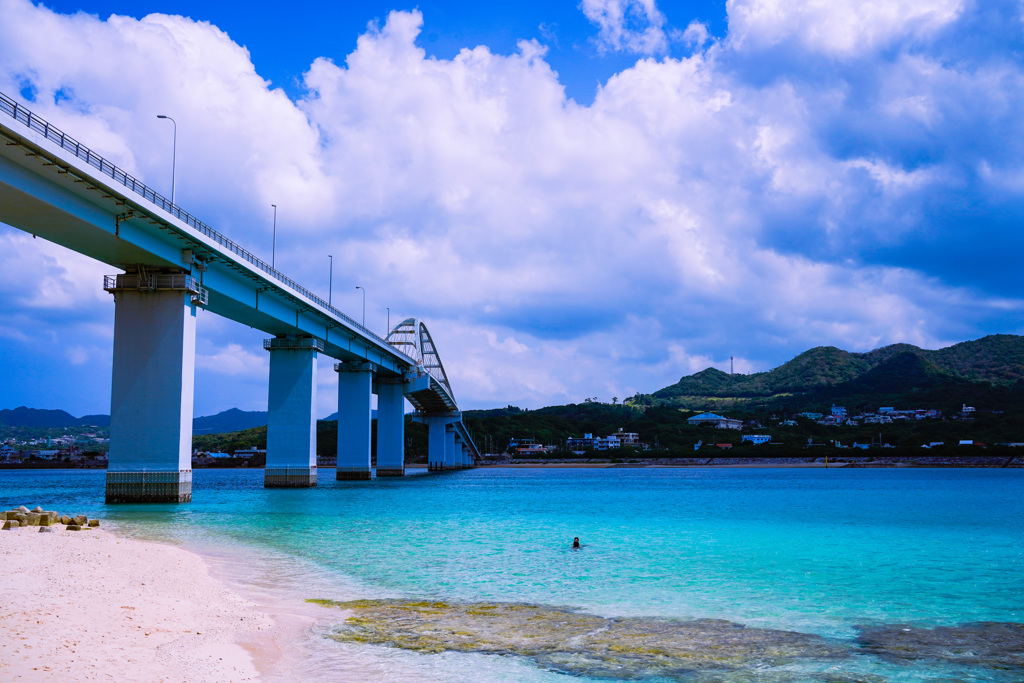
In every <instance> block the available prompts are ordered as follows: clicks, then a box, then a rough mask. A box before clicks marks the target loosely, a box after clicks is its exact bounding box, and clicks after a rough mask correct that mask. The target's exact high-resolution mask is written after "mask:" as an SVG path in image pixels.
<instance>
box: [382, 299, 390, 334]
mask: <svg viewBox="0 0 1024 683" xmlns="http://www.w3.org/2000/svg"><path fill="white" fill-rule="evenodd" d="M384 308H386V309H388V327H387V330H385V332H384V336H385V337H386V336H388V335H389V334H391V307H390V306H385V307H384Z"/></svg>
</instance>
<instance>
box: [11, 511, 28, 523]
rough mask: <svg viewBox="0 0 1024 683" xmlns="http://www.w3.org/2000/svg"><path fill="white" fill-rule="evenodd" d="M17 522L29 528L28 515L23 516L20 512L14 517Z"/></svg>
mask: <svg viewBox="0 0 1024 683" xmlns="http://www.w3.org/2000/svg"><path fill="white" fill-rule="evenodd" d="M14 519H15V521H17V522H18V524H20V525H21V526H28V515H23V514H21V513H20V512H19V513H18V514H16V515H15V516H14Z"/></svg>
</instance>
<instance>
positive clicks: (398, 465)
mask: <svg viewBox="0 0 1024 683" xmlns="http://www.w3.org/2000/svg"><path fill="white" fill-rule="evenodd" d="M377 476H378V477H402V476H405V378H403V377H393V378H392V377H379V376H378V377H377Z"/></svg>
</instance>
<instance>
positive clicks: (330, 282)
mask: <svg viewBox="0 0 1024 683" xmlns="http://www.w3.org/2000/svg"><path fill="white" fill-rule="evenodd" d="M327 258H329V259H331V274H330V276H329V277H328V278H327V305H328V306H330V305H331V294H332V293H333V292H334V257H333V256H331V255H330V254H328V255H327Z"/></svg>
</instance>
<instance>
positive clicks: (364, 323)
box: [356, 285, 366, 328]
mask: <svg viewBox="0 0 1024 683" xmlns="http://www.w3.org/2000/svg"><path fill="white" fill-rule="evenodd" d="M356 289H362V290H363V327H364V328H365V327H366V290H365V289H363V288H362V287H360V286H359V285H356Z"/></svg>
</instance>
